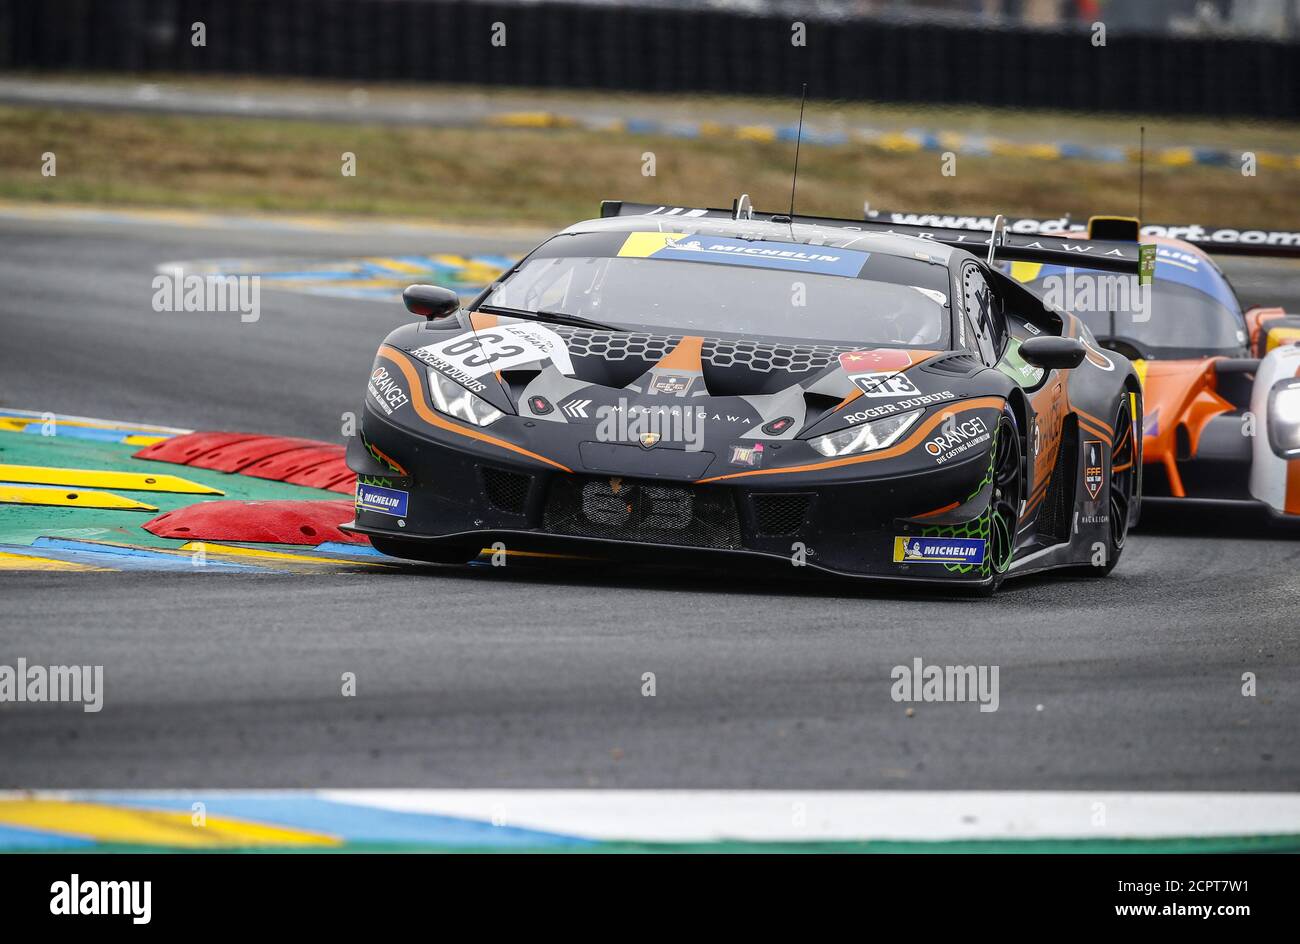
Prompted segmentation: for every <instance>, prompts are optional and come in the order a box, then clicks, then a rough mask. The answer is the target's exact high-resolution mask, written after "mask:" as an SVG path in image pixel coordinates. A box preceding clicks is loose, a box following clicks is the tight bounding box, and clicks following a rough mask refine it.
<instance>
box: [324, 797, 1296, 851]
mask: <svg viewBox="0 0 1300 944" xmlns="http://www.w3.org/2000/svg"><path fill="white" fill-rule="evenodd" d="M318 795H319V796H321V797H322V798H323V799H327V800H336V801H338V802H341V803H355V804H360V805H363V806H374V807H381V808H383V809H389V810H401V811H405V812H412V813H435V814H443V815H447V816H460V817H465V818H469V819H477V820H485V821H488V822H497V823H498V824H501V825H510V826H521V827H527V828H530V829H540V830H545V831H548V832H555V833H562V834H566V835H576V836H583V837H587V838H590V839H603V840H626V841H651V842H708V841H716V840H728V839H732V840H747V841H819V840H820V841H829V840H864V839H870V840H893V841H908V840H913V841H915V840H921V841H952V840H974V839H1131V838H1160V837H1165V838H1175V837H1195V836H1255V835H1279V834H1296V833H1300V793H1085V792H1051V791H1041V792H1040V791H1027V792H1011V791H988V792H966V791H908V792H902V791H871V792H859V791H767V790H329V791H321V792H320V793H319V794H318Z"/></svg>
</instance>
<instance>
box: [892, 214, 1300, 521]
mask: <svg viewBox="0 0 1300 944" xmlns="http://www.w3.org/2000/svg"><path fill="white" fill-rule="evenodd" d="M866 218H867V219H868V220H870V221H872V222H876V223H892V224H895V225H899V226H902V227H907V228H909V229H915V228H916V227H934V228H935V229H936V230H937V231H942V230H951V229H966V230H972V231H986V232H991V231H992V230H993V228H994V225H995V220H994V218H991V217H971V216H951V215H942V214H917V213H896V212H889V211H884V210H880V211H874V212H873V211H870V210H868V212H867V215H866ZM1005 223H1006V230H1005V231H1006V232H1008V233H1013V234H1018V235H1034V234H1041V235H1044V236H1046V235H1059V234H1077V235H1078V237H1079V239H1080V243H1079V245H1078V248H1077V250H1076V251H1077V252H1078V253H1079V255H1080V256H1084V255H1086V253H1087V252H1088V250H1087V249H1086V248H1084V247H1086V243H1084V242H1083V240H1085V239H1115V238H1127V239H1134V238H1137V239H1139V241H1140V242H1141V243H1142V244H1144V245H1152V246H1154V247H1155V260H1154V262H1155V264H1154V272H1153V276H1154V278H1153V280H1152V284H1151V286H1150V288H1149V293H1146V294H1144V293H1143V292H1141V291H1140V290H1136V289H1137V287H1136V286H1135V285H1133V284H1132V282H1131V280H1125V279H1124V278H1121V277H1117V276H1115V275H1114V274H1113V273H1107V272H1102V271H1099V270H1098V269H1090V268H1084V267H1067V266H1062V265H1057V264H1039V263H1035V262H1013V263H1004V264H1003V265H1004V267H1005V268H1006V269H1007V270H1009V271H1010V273H1011V274H1012V276H1013V277H1014V278H1016V279H1017V280H1018V281H1020V282H1022V283H1024V284H1025V285H1026V286H1027V287H1029V288H1030V289H1032V290H1033V291H1034V292H1035V293H1036V294H1038V295H1040V296H1041V297H1042V298H1043V299H1044V301H1045V302H1047V303H1050V304H1052V305H1053V306H1054V307H1058V308H1062V309H1064V310H1067V311H1070V312H1072V313H1074V314H1076V315H1078V316H1079V318H1081V319H1082V320H1083V321H1084V323H1085V324H1086V325H1087V326H1088V328H1089V329H1090V330H1091V331H1092V333H1093V335H1094V336H1095V337H1096V339H1097V341H1098V343H1099V345H1100V346H1101V347H1104V348H1108V349H1110V350H1113V351H1116V352H1118V353H1120V354H1123V355H1125V356H1126V357H1128V358H1129V359H1131V360H1132V361H1133V362H1134V366H1135V367H1136V368H1137V371H1138V375H1139V377H1140V378H1141V379H1142V383H1143V397H1144V413H1145V416H1144V420H1143V443H1142V460H1143V463H1144V467H1143V483H1142V493H1143V497H1144V499H1155V500H1160V499H1184V500H1188V499H1190V500H1203V501H1224V502H1233V501H1245V502H1256V503H1261V504H1263V505H1264V506H1266V507H1267V508H1268V509H1269V510H1270V511H1271V512H1273V513H1274V514H1276V515H1279V516H1288V517H1289V516H1300V315H1296V314H1287V312H1285V311H1284V310H1283V309H1281V308H1276V307H1264V306H1259V307H1254V308H1251V309H1249V310H1246V311H1243V309H1242V305H1241V303H1240V302H1239V300H1238V298H1237V294H1236V292H1235V291H1234V290H1233V288H1232V285H1231V283H1230V282H1229V281H1228V279H1227V277H1226V276H1225V275H1224V273H1223V271H1222V270H1221V269H1220V268H1219V267H1218V266H1217V265H1216V264H1215V263H1214V260H1213V259H1212V258H1211V254H1213V255H1239V256H1255V257H1292V258H1295V257H1300V232H1292V231H1269V230H1241V229H1232V228H1226V227H1210V226H1199V225H1182V226H1163V225H1147V226H1140V224H1139V223H1138V221H1137V220H1135V219H1127V218H1116V217H1094V218H1093V219H1091V220H1090V221H1089V222H1088V224H1087V225H1086V226H1084V225H1083V224H1077V223H1072V222H1071V221H1070V220H1069V218H1068V217H1067V218H1062V219H1055V220H1042V219H1032V218H1019V219H1007V220H1005ZM1139 229H1140V231H1141V235H1140V236H1138V232H1139ZM1085 265H1086V263H1085Z"/></svg>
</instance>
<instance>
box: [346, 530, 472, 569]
mask: <svg viewBox="0 0 1300 944" xmlns="http://www.w3.org/2000/svg"><path fill="white" fill-rule="evenodd" d="M370 543H371V545H372V546H373V547H374V549H375V550H377V551H378V552H379V553H381V554H387V555H388V556H389V557H403V558H406V559H407V560H417V561H425V562H426V563H429V564H468V563H469V562H470V561H472V560H473V559H474V558H476V557H478V555H479V551H480V550H481V548H480V547H479V545H478V544H477V543H475V544H473V545H469V544H452V545H447V544H425V543H424V542H422V541H404V540H402V539H401V538H385V537H379V536H378V535H374V536H372V537H371V538H370Z"/></svg>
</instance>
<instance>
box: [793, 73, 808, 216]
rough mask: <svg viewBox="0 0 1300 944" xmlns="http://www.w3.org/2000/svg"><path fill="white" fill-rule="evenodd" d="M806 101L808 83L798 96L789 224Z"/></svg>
mask: <svg viewBox="0 0 1300 944" xmlns="http://www.w3.org/2000/svg"><path fill="white" fill-rule="evenodd" d="M807 100H808V83H807V82H805V83H804V84H803V92H802V93H801V94H800V95H799V130H798V131H797V132H795V136H794V176H793V177H791V178H790V222H791V224H793V223H794V188H795V186H796V185H797V184H798V183H799V143H800V142H801V141H802V140H803V106H804V103H805V102H806V101H807Z"/></svg>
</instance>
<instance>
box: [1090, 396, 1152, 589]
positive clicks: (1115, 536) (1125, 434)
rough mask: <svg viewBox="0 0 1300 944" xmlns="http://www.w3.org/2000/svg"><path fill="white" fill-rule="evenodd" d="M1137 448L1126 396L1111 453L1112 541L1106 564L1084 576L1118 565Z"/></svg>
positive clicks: (1098, 574)
mask: <svg viewBox="0 0 1300 944" xmlns="http://www.w3.org/2000/svg"><path fill="white" fill-rule="evenodd" d="M1138 448H1139V444H1138V442H1137V440H1136V439H1135V431H1134V428H1133V413H1132V407H1131V406H1130V404H1129V398H1128V394H1127V393H1125V394H1124V395H1123V396H1122V397H1121V398H1120V401H1119V407H1118V408H1117V409H1116V411H1115V438H1114V445H1113V446H1111V450H1110V482H1109V486H1110V487H1109V489H1108V492H1109V501H1108V502H1107V508H1106V511H1107V513H1108V516H1109V517H1110V532H1109V538H1110V540H1109V541H1107V547H1106V562H1105V563H1104V564H1103V565H1102V566H1100V567H1098V566H1096V565H1095V564H1094V565H1091V566H1087V567H1081V568H1079V569H1078V573H1080V574H1082V575H1084V576H1088V577H1105V576H1106V575H1107V574H1109V573H1110V572H1111V571H1112V570H1114V569H1115V565H1116V564H1118V563H1119V556H1120V554H1121V553H1123V551H1124V541H1125V539H1126V538H1127V537H1128V516H1129V509H1130V508H1131V507H1132V506H1133V500H1134V494H1133V493H1134V492H1135V491H1136V489H1137V474H1138V469H1137V457H1138Z"/></svg>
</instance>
